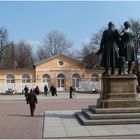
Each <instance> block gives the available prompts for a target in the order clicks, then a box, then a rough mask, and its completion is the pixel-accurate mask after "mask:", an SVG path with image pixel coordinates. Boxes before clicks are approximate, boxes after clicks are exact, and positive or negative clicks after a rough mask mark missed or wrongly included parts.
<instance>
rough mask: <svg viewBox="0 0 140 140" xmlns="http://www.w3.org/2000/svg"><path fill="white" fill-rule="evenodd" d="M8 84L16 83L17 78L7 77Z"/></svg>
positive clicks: (10, 75) (9, 75)
mask: <svg viewBox="0 0 140 140" xmlns="http://www.w3.org/2000/svg"><path fill="white" fill-rule="evenodd" d="M6 80H7V83H15V77H14V76H13V75H12V74H8V75H7V76H6Z"/></svg>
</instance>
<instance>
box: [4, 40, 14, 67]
mask: <svg viewBox="0 0 140 140" xmlns="http://www.w3.org/2000/svg"><path fill="white" fill-rule="evenodd" d="M2 59H3V66H4V67H3V68H5V69H11V68H16V46H15V45H14V44H13V43H11V44H10V45H9V46H8V47H6V48H5V50H4V52H3V57H2Z"/></svg>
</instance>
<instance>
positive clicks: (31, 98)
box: [27, 89, 38, 116]
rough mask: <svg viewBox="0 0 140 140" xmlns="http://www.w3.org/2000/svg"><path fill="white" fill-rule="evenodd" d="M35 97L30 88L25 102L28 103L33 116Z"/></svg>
mask: <svg viewBox="0 0 140 140" xmlns="http://www.w3.org/2000/svg"><path fill="white" fill-rule="evenodd" d="M37 103H38V102H37V97H36V94H35V93H34V91H33V90H32V89H31V90H30V93H29V94H28V96H27V104H29V105H30V112H31V116H34V111H35V107H36V104H37Z"/></svg>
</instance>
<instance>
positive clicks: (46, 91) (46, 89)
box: [44, 85, 48, 95]
mask: <svg viewBox="0 0 140 140" xmlns="http://www.w3.org/2000/svg"><path fill="white" fill-rule="evenodd" d="M44 94H45V95H47V94H48V87H47V86H46V85H45V86H44Z"/></svg>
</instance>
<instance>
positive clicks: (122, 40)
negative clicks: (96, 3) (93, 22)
mask: <svg viewBox="0 0 140 140" xmlns="http://www.w3.org/2000/svg"><path fill="white" fill-rule="evenodd" d="M133 41H134V32H133V31H132V30H131V29H130V23H129V22H128V21H126V22H124V29H123V30H122V32H121V33H119V32H118V30H117V29H115V25H114V24H113V23H112V22H109V23H108V29H107V30H105V31H104V32H103V36H102V40H101V45H100V49H99V50H98V52H97V55H99V54H102V59H101V66H102V67H104V68H105V73H106V74H109V69H110V68H111V74H114V71H115V68H118V69H119V70H118V74H121V75H124V74H133V64H134V62H135V61H136V53H135V48H134V43H133ZM126 68H128V69H127V70H126Z"/></svg>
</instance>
